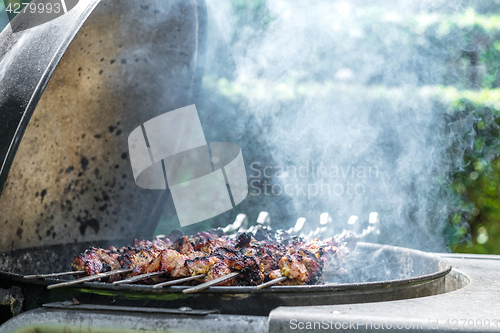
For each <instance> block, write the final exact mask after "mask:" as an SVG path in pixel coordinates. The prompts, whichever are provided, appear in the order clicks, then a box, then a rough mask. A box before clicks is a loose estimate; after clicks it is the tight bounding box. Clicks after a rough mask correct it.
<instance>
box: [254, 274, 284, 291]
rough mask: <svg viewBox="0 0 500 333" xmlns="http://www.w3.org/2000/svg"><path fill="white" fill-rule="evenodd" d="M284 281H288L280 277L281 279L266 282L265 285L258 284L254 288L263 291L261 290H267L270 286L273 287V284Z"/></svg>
mask: <svg viewBox="0 0 500 333" xmlns="http://www.w3.org/2000/svg"><path fill="white" fill-rule="evenodd" d="M286 279H288V278H287V277H286V276H282V277H279V278H276V279H274V280H271V281H268V282H266V283H262V284H259V285H258V286H257V287H256V288H257V289H263V288H267V287H270V286H274V285H275V284H278V283H280V282H282V281H285V280H286Z"/></svg>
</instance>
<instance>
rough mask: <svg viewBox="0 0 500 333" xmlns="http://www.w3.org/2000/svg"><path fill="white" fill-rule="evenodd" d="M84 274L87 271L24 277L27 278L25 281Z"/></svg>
mask: <svg viewBox="0 0 500 333" xmlns="http://www.w3.org/2000/svg"><path fill="white" fill-rule="evenodd" d="M84 273H87V272H86V271H72V272H60V273H50V274H35V275H25V276H23V278H25V279H44V278H51V277H57V276H64V275H73V274H84Z"/></svg>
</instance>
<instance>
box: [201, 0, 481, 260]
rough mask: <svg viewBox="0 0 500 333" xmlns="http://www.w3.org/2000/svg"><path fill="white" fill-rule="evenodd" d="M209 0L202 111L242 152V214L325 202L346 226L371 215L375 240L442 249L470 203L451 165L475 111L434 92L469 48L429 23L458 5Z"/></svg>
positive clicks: (291, 214) (280, 213) (292, 213)
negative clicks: (453, 220)
mask: <svg viewBox="0 0 500 333" xmlns="http://www.w3.org/2000/svg"><path fill="white" fill-rule="evenodd" d="M207 5H208V22H209V31H208V45H207V48H208V49H207V56H206V68H205V80H204V88H203V89H204V90H203V93H202V96H201V100H202V101H201V102H200V103H201V104H202V110H203V111H202V112H201V117H202V123H204V124H205V123H206V124H208V126H206V127H207V128H211V130H208V131H207V133H211V134H212V137H209V138H208V139H210V140H213V139H217V140H219V141H220V140H229V141H232V142H237V143H238V144H239V145H240V146H242V148H243V153H244V156H245V162H246V165H247V173H248V179H249V184H250V192H251V194H250V196H249V198H248V199H247V204H246V205H245V204H242V205H240V206H238V207H237V208H236V210H237V212H244V213H247V214H250V215H251V214H254V215H255V214H256V212H257V211H259V210H267V211H270V212H271V216H272V217H273V224H274V225H275V226H278V227H280V226H290V225H293V223H294V221H295V219H296V218H298V217H300V216H304V217H306V218H307V219H308V221H309V223H310V224H313V225H316V224H317V223H318V222H319V215H320V213H322V212H329V213H330V214H331V215H332V218H333V223H332V225H331V227H330V228H331V229H332V230H333V229H335V231H339V230H342V228H343V227H345V225H346V222H347V220H348V218H349V216H351V215H357V216H359V217H360V221H365V222H366V220H367V219H368V215H369V213H370V212H374V211H375V212H378V213H379V216H380V220H381V228H382V233H381V235H380V238H378V239H377V241H380V242H383V243H390V244H397V245H404V246H408V247H413V248H420V249H425V250H436V251H442V250H444V249H445V248H446V238H445V236H444V230H445V228H446V226H447V225H448V222H449V219H450V215H451V214H453V213H456V212H457V211H460V209H463V208H460V207H458V206H457V200H456V196H455V195H454V194H453V193H451V191H450V190H449V189H448V188H449V185H450V183H451V181H452V179H451V173H452V171H453V170H455V169H457V168H458V169H460V167H461V163H462V157H463V152H464V150H465V149H466V148H467V147H470V145H471V144H472V141H473V135H474V133H473V132H470V129H472V123H473V121H474V118H473V117H472V116H468V117H462V118H461V119H459V120H457V117H453V116H450V112H451V111H450V109H449V108H447V107H446V106H444V105H442V104H436V103H435V99H433V97H435V96H434V94H435V93H434V91H435V89H434V87H436V86H438V85H441V84H445V83H447V81H450V80H453V78H456V79H457V80H459V79H460V76H461V72H460V71H462V70H463V69H461V68H460V66H456V67H453V66H450V65H449V63H450V59H449V57H448V58H447V57H445V55H446V50H445V48H447V47H448V48H449V47H455V48H456V49H457V50H463V49H465V48H466V45H461V43H463V42H462V41H463V39H462V38H460V36H456V38H453V37H450V36H448V37H447V38H446V40H444V41H439V40H438V39H437V38H435V37H436V34H437V32H435V34H434V35H432V36H429V34H428V33H423V32H422V31H423V30H425V28H426V25H428V24H429V23H428V21H429V20H430V19H434V20H436V17H437V19H439V18H443V17H445V18H450V17H453V16H454V15H459V14H461V13H463V11H464V8H463V6H462V5H461V3H460V2H452V1H400V2H394V1H390V2H383V1H354V2H352V1H349V2H348V1H306V2H304V1H293V0H286V1H284V0H270V1H266V2H258V1H252V2H237V4H234V5H233V6H231V5H230V4H229V2H226V1H221V0H209V1H207ZM436 15H438V16H436ZM439 15H441V16H439ZM426 20H427V21H426ZM451 61H453V59H452V60H451ZM217 126H218V127H217ZM215 127H217V130H214V128H215ZM469 132H470V133H469ZM209 135H210V134H209ZM466 213H467V212H466V211H464V214H466ZM252 217H253V218H254V216H252Z"/></svg>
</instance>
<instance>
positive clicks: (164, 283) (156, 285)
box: [153, 274, 206, 289]
mask: <svg viewBox="0 0 500 333" xmlns="http://www.w3.org/2000/svg"><path fill="white" fill-rule="evenodd" d="M205 276H206V274H199V275H193V276H188V277H186V278H182V279H177V280H172V281H167V282H162V283H158V284H155V285H154V286H153V288H155V289H157V288H162V287H165V286H172V285H174V284H181V283H184V282H188V281H191V280H196V279H200V278H202V277H205Z"/></svg>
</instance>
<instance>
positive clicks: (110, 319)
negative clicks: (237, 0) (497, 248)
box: [0, 0, 500, 332]
mask: <svg viewBox="0 0 500 333" xmlns="http://www.w3.org/2000/svg"><path fill="white" fill-rule="evenodd" d="M34 2H35V3H38V2H41V1H39V0H34ZM30 15H35V16H36V15H37V14H36V13H35V14H29V13H27V14H25V15H23V14H19V15H18V16H17V17H16V18H15V21H16V22H15V23H16V26H18V27H23V22H26V24H28V23H27V22H30V21H32V20H33V19H36V17H33V16H30ZM155 15H156V16H155ZM152 16H153V17H156V19H155V20H151V17H152ZM152 22H153V23H152ZM206 26H207V25H206V21H205V7H204V3H203V2H202V1H183V2H181V1H173V2H168V3H167V2H165V3H160V2H158V1H156V2H155V1H141V2H140V3H138V2H136V1H116V0H115V1H97V0H86V1H79V2H78V4H77V5H76V6H74V7H73V8H72V9H71V10H70V11H68V13H67V14H65V15H62V16H60V17H58V18H57V19H54V20H52V21H50V22H47V23H45V24H43V25H40V26H37V27H34V28H31V29H26V30H21V31H18V32H13V31H12V30H10V28H9V27H8V28H7V29H6V30H4V31H3V32H2V33H1V34H0V45H1V47H0V92H1V93H0V109H1V110H2V115H1V118H0V126H1V129H0V163H1V169H0V189H1V192H0V194H1V195H0V211H1V212H2V216H1V220H0V223H2V231H3V232H2V235H0V251H1V253H0V281H1V288H0V303H1V304H3V305H5V306H4V307H2V311H1V313H2V319H3V320H6V319H7V318H8V317H11V316H14V318H12V319H11V320H9V321H7V322H6V323H4V324H3V325H2V326H0V330H1V331H5V332H15V331H18V330H24V329H27V327H29V328H33V330H37V331H39V332H59V331H61V332H62V331H68V330H70V331H71V330H76V331H78V330H83V328H85V330H88V331H95V332H104V331H116V330H131V331H132V330H136V331H140V330H146V331H147V330H149V331H153V330H157V331H161V330H173V331H203V332H206V331H217V332H223V331H227V332H240V331H241V332H243V331H244V332H253V331H255V332H265V331H271V332H275V331H283V332H285V331H295V330H296V328H297V327H301V326H300V325H302V324H303V325H306V324H305V323H307V322H323V321H326V322H328V323H330V324H329V325H333V327H334V328H336V326H335V325H338V324H340V325H341V326H340V327H341V328H344V326H342V325H344V324H345V323H350V322H353V321H364V322H365V324H370V323H371V325H372V326H371V329H370V328H367V329H366V330H367V331H370V330H376V329H377V328H374V326H373V325H374V324H378V323H379V321H381V320H385V321H386V322H390V323H392V324H394V325H398V324H405V320H406V319H407V314H408V313H410V312H412V311H413V309H418V311H419V313H417V314H414V317H412V318H415V320H419V321H422V322H423V321H424V319H425V318H427V319H425V321H426V323H427V324H428V325H427V327H429V329H428V330H429V331H432V330H434V326H432V327H431V326H430V324H429V323H428V321H429V318H432V320H434V319H435V320H438V321H439V320H441V322H440V323H441V324H442V325H445V324H444V323H445V321H444V320H445V319H446V318H448V319H451V320H453V319H470V318H472V319H473V320H475V322H474V323H475V325H476V324H477V321H478V320H479V321H481V323H484V321H485V320H486V319H488V320H490V323H491V325H490V326H489V329H495V327H494V326H493V322H492V321H493V320H494V318H490V317H489V316H490V314H491V313H490V312H488V311H487V310H482V311H478V312H475V313H474V314H470V313H469V312H467V309H466V307H465V306H462V305H456V304H453V305H454V306H456V308H457V312H456V313H450V312H449V311H444V310H436V309H437V308H439V307H440V306H443V305H446V306H448V305H449V304H452V303H453V300H454V299H457V300H460V301H461V302H464V304H465V300H467V295H469V294H468V293H469V291H473V292H474V293H477V295H483V296H484V295H486V296H484V297H486V298H487V299H489V300H490V301H491V305H492V307H491V309H493V310H494V309H496V308H495V306H496V303H494V301H493V300H494V296H495V295H494V294H488V293H487V292H486V290H488V289H489V288H490V287H491V284H492V283H493V282H491V281H494V279H489V282H488V281H487V280H488V279H485V278H484V277H482V275H481V272H480V271H481V269H480V267H481V266H482V265H483V264H484V265H487V266H488V267H489V269H490V272H491V274H492V275H495V276H496V275H498V273H499V272H500V266H499V264H498V258H497V257H488V256H464V257H460V256H457V255H446V254H432V253H425V252H421V251H417V250H412V249H406V248H401V247H393V246H388V245H380V244H375V243H370V242H369V240H370V239H369V237H368V238H366V239H363V242H360V243H359V244H358V246H357V248H356V250H355V251H353V252H352V253H350V254H349V256H348V258H347V267H346V274H344V275H342V276H338V275H329V274H328V271H327V272H325V274H324V279H323V281H322V284H319V285H310V286H272V287H268V288H264V289H257V288H256V287H210V288H209V289H206V290H203V291H199V292H197V293H192V294H184V293H183V290H185V289H186V288H187V287H184V286H170V287H168V288H161V289H155V288H153V287H152V286H148V285H138V284H124V285H113V284H109V283H103V282H95V281H94V282H85V283H82V284H78V285H72V286H69V287H66V288H59V289H52V290H49V289H47V286H48V285H50V284H54V283H60V282H64V281H69V280H71V278H70V277H58V278H46V279H26V278H24V277H23V276H24V275H26V274H48V273H53V272H60V271H65V270H67V268H68V263H70V262H71V259H72V257H73V256H74V255H75V254H77V253H80V252H82V251H83V250H84V249H86V248H88V247H90V246H99V247H104V248H105V247H108V246H110V245H114V246H118V245H128V244H129V242H130V239H129V237H130V235H134V236H135V237H138V238H148V237H151V235H153V233H154V230H155V228H156V224H157V221H158V220H159V219H160V218H162V217H164V216H165V214H168V212H172V211H175V209H174V207H173V202H172V199H171V198H169V197H168V195H167V194H166V193H164V192H160V191H148V190H141V189H139V188H138V187H137V186H136V185H135V183H134V181H133V175H132V173H131V170H130V166H129V161H128V155H127V151H128V149H127V146H126V139H124V138H125V136H126V134H125V133H130V131H132V130H133V129H134V128H135V127H136V126H137V124H142V123H144V122H145V121H147V120H148V119H151V118H152V117H154V116H156V115H159V114H162V113H164V112H165V111H167V110H173V109H176V108H179V107H182V106H185V105H189V104H193V103H195V102H196V96H197V92H198V89H199V86H200V82H201V77H202V72H203V71H202V70H203V68H202V63H203V61H202V60H203V57H204V38H205V33H206ZM323 217H324V216H323ZM137 221H141V223H137ZM303 227H304V220H299V221H298V223H297V226H296V228H295V229H296V230H294V231H295V232H299V231H300V230H301V229H302V228H303ZM315 227H316V226H315V225H311V226H310V228H315ZM323 227H324V226H323ZM350 227H353V225H350ZM321 228H322V226H318V227H317V229H316V231H317V232H316V234H317V235H318V236H321V235H322V229H321ZM312 234H314V232H313V233H312ZM442 257H445V258H446V260H444V259H443V258H442ZM450 263H451V265H450ZM451 266H453V267H454V268H453V269H452V268H451ZM457 267H458V268H459V269H461V270H459V269H457ZM485 280H486V282H485ZM471 281H472V282H471ZM452 291H453V292H452ZM425 296H431V297H425ZM479 297H480V296H476V298H475V299H474V302H477V301H479V300H480V298H479ZM493 303H494V304H493ZM312 306H314V307H312ZM316 306H321V307H316ZM432 311H434V312H432ZM368 313H370V314H372V315H371V316H370V317H369V318H368V319H366V316H367V314H368ZM492 313H493V312H492ZM497 313H498V312H497ZM457 315H458V316H466V315H468V316H469V317H468V318H466V317H464V318H458V317H456V316H457ZM434 317H435V318H434ZM422 318H424V319H422ZM293 325H297V326H296V328H293V327H294V326H293ZM453 325H454V322H448V326H447V327H448V328H449V329H450V330H453V329H454V328H455V326H453ZM457 325H459V324H457ZM82 327H83V328H82ZM304 327H306V326H304ZM456 327H458V328H459V329H462V330H464V331H465V330H466V329H467V327H469V328H470V325H469V326H462V327H461V328H460V327H459V326H456ZM440 328H442V330H446V327H445V326H440ZM349 329H350V328H349V327H348V328H346V329H344V330H346V331H348V330H349ZM352 330H354V329H352Z"/></svg>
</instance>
